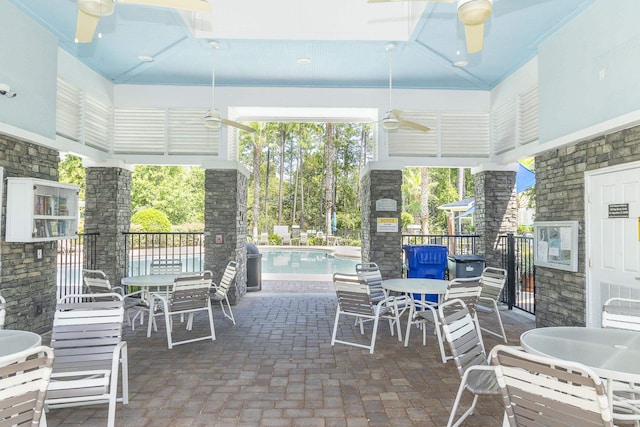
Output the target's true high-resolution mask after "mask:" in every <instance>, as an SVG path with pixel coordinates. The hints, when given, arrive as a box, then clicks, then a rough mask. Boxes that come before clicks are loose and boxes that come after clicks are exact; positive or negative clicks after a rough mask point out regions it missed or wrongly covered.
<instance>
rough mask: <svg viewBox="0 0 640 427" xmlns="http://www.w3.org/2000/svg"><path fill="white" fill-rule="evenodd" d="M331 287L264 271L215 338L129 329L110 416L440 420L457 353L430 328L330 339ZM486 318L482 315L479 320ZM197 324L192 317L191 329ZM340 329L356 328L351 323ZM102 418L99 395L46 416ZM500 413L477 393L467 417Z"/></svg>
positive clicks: (423, 425) (316, 426)
mask: <svg viewBox="0 0 640 427" xmlns="http://www.w3.org/2000/svg"><path fill="white" fill-rule="evenodd" d="M332 286H333V285H332V284H331V283H328V282H282V281H264V282H263V289H262V291H259V292H252V293H249V294H247V295H246V296H245V297H244V298H243V299H242V300H241V301H240V303H239V304H238V305H237V306H234V307H233V311H234V314H235V317H236V321H237V325H236V326H233V325H232V324H231V323H230V322H229V321H228V320H226V319H223V318H222V314H221V312H220V309H219V307H216V310H214V319H215V326H216V334H217V340H216V341H215V342H213V341H200V342H196V343H190V344H185V345H180V346H178V347H175V348H174V349H173V350H167V347H166V337H165V334H164V325H163V322H162V321H161V322H160V324H159V330H158V332H157V333H153V334H152V337H151V338H146V336H145V335H146V329H141V328H136V330H135V331H131V330H130V329H129V328H127V332H126V340H127V342H128V346H129V370H130V375H129V387H130V403H129V405H126V406H124V405H121V404H118V408H117V411H116V426H149V427H151V426H153V427H162V426H176V427H178V426H207V427H208V426H221V427H229V426H256V427H263V426H264V427H267V426H283V427H290V426H309V427H334V426H335V427H337V426H344V427H363V426H369V427H370V426H381V427H382V426H384V427H387V426H407V427H408V426H416V427H417V426H420V427H429V426H444V425H446V422H447V419H448V416H449V409H450V408H451V405H452V403H453V399H454V397H455V394H456V391H457V388H458V385H459V383H460V380H459V377H458V374H457V372H456V369H455V366H454V364H453V362H449V363H447V364H446V365H445V364H443V363H442V362H441V361H440V356H439V351H438V346H437V343H436V341H435V337H434V336H430V337H429V338H428V342H427V346H422V342H421V334H420V333H418V331H413V332H412V335H411V341H410V344H409V347H407V348H405V347H403V346H402V345H401V343H399V342H398V341H397V339H396V338H395V337H391V336H390V335H389V329H388V325H387V324H386V323H381V325H380V330H379V334H378V340H377V344H376V351H375V353H374V354H369V353H368V351H367V350H361V349H358V348H355V347H350V346H344V345H338V344H337V345H336V346H335V347H331V345H330V340H331V328H332V324H333V318H334V315H335V304H336V303H335V294H334V292H333V288H332ZM489 319H490V318H489V317H486V318H485V317H484V316H483V317H481V323H484V324H488V323H492V321H485V320H489ZM503 319H504V321H505V324H506V327H507V334H508V336H509V338H510V341H511V343H512V344H517V343H518V337H519V336H520V334H521V333H522V332H523V331H525V330H527V329H530V328H532V327H534V322H533V320H532V319H531V318H530V317H529V316H527V315H521V314H518V313H517V312H509V311H504V312H503ZM205 324H206V321H205V319H204V318H202V317H201V318H196V321H195V325H194V328H197V329H200V330H202V329H201V328H203V327H204V326H205ZM178 329H180V328H176V330H178ZM194 331H195V329H194ZM366 332H367V334H368V333H370V327H369V329H368V330H367V331H366ZM339 333H340V334H341V335H345V336H347V335H348V336H352V337H353V336H356V335H357V336H359V332H357V329H356V328H354V327H353V324H352V323H351V322H349V321H345V322H343V323H342V325H341V326H340V331H339ZM367 336H370V335H367ZM484 339H485V344H486V347H487V348H491V347H492V346H493V345H495V344H497V343H498V341H497V339H496V338H494V337H492V336H489V335H486V334H485V337H484ZM465 402H467V403H468V402H470V399H468V398H467V399H466V400H465ZM106 416H107V407H106V405H99V406H93V407H80V408H68V409H55V410H51V411H50V412H49V414H48V422H49V426H50V427H56V426H105V425H106ZM501 420H502V409H501V403H500V400H499V399H498V398H494V397H485V398H481V399H480V402H479V408H478V411H477V413H476V414H474V415H473V416H472V417H470V419H469V420H468V421H467V422H466V423H465V424H464V425H465V426H499V425H501Z"/></svg>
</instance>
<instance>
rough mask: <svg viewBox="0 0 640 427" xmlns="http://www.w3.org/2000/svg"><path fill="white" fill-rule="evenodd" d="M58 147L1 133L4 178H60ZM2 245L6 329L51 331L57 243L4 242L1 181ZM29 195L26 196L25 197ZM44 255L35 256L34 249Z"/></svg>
mask: <svg viewBox="0 0 640 427" xmlns="http://www.w3.org/2000/svg"><path fill="white" fill-rule="evenodd" d="M58 161H59V155H58V152H57V151H56V150H52V149H50V148H45V147H41V146H38V145H35V144H31V143H28V142H24V141H21V140H18V139H15V138H13V137H9V136H7V135H1V134H0V166H1V167H3V168H4V169H5V172H4V177H5V178H7V177H31V178H40V179H47V180H51V181H57V180H58ZM2 186H3V196H2V230H0V232H1V233H2V244H1V246H0V251H1V253H0V278H1V282H0V293H2V296H3V297H5V299H6V300H7V318H6V326H5V327H6V328H7V329H22V330H29V331H33V332H36V333H41V334H42V333H45V332H48V331H50V330H51V325H52V322H53V312H54V310H55V306H56V255H57V244H56V241H52V242H38V243H18V242H11V243H8V242H5V240H4V236H5V225H6V213H7V211H6V206H7V185H6V181H4V182H2ZM25 197H26V196H25ZM36 247H39V248H43V258H42V259H41V260H37V261H36V260H35V259H34V251H35V248H36Z"/></svg>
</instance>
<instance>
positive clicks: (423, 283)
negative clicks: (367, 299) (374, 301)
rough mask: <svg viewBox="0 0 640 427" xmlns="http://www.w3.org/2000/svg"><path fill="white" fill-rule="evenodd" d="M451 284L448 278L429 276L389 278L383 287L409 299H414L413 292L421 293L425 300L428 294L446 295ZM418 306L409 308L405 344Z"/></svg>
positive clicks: (405, 344) (383, 283) (412, 305)
mask: <svg viewBox="0 0 640 427" xmlns="http://www.w3.org/2000/svg"><path fill="white" fill-rule="evenodd" d="M447 286H449V281H448V280H440V279H427V278H405V279H387V280H383V281H382V287H383V288H384V289H385V290H387V291H394V292H401V293H404V294H406V295H407V296H408V297H409V301H413V294H421V295H422V299H423V300H424V295H426V294H436V295H438V299H439V298H440V297H441V296H442V295H444V293H445V292H446V291H447ZM415 311H416V306H415V304H411V306H410V308H409V318H408V319H407V331H406V333H405V335H404V346H405V347H407V346H408V345H409V332H410V330H411V324H412V323H413V318H414V315H415Z"/></svg>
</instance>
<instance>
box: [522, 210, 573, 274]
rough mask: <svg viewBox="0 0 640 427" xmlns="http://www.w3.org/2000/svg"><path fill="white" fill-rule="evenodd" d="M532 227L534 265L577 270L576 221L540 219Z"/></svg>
mask: <svg viewBox="0 0 640 427" xmlns="http://www.w3.org/2000/svg"><path fill="white" fill-rule="evenodd" d="M533 229H534V264H535V265H539V266H541V267H549V268H557V269H559V270H566V271H578V221H540V222H535V223H534V226H533Z"/></svg>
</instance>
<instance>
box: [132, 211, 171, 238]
mask: <svg viewBox="0 0 640 427" xmlns="http://www.w3.org/2000/svg"><path fill="white" fill-rule="evenodd" d="M131 224H132V226H134V225H139V226H140V227H141V228H140V230H141V231H143V232H154V231H155V232H169V231H171V223H170V222H169V218H167V215H165V214H164V213H163V212H161V211H159V210H157V209H153V208H149V209H142V210H139V211H138V212H136V213H135V214H133V216H132V217H131ZM132 228H133V227H132ZM136 228H137V227H136Z"/></svg>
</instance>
